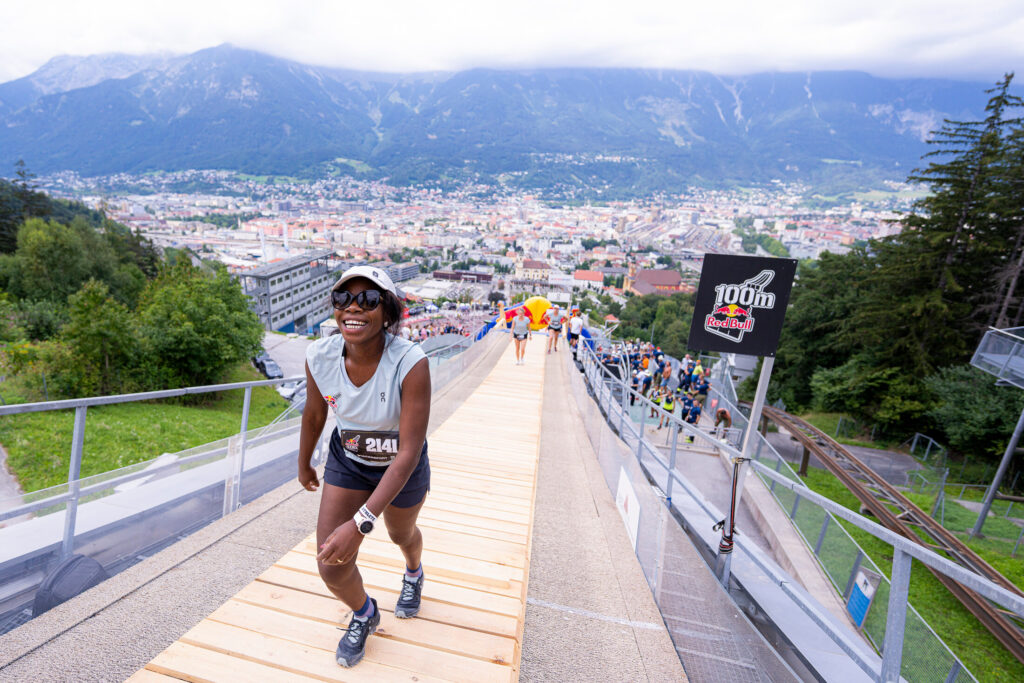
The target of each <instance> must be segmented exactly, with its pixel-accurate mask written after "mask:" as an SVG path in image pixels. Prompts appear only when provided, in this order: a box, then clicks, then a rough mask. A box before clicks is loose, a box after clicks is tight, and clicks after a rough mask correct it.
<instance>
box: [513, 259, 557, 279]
mask: <svg viewBox="0 0 1024 683" xmlns="http://www.w3.org/2000/svg"><path fill="white" fill-rule="evenodd" d="M550 273H551V266H550V265H548V264H547V263H545V262H544V261H536V260H534V259H523V260H522V261H521V262H519V263H518V264H516V279H519V280H530V281H531V282H547V281H548V276H549V275H550Z"/></svg>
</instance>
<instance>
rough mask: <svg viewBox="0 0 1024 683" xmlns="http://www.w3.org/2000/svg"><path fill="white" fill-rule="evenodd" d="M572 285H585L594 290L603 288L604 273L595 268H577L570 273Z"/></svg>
mask: <svg viewBox="0 0 1024 683" xmlns="http://www.w3.org/2000/svg"><path fill="white" fill-rule="evenodd" d="M572 280H573V282H572V284H573V286H574V287H581V288H583V287H585V288H587V289H593V290H595V291H598V292H599V291H601V290H602V289H604V273H599V272H598V271H596V270H577V271H575V272H574V273H573V274H572Z"/></svg>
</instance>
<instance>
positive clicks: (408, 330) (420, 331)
mask: <svg viewBox="0 0 1024 683" xmlns="http://www.w3.org/2000/svg"><path fill="white" fill-rule="evenodd" d="M488 319H489V317H488V315H487V314H486V313H481V312H479V311H469V312H462V311H445V312H444V313H440V314H434V315H432V316H427V317H419V318H408V319H406V320H405V321H403V323H402V329H401V333H400V334H401V335H402V336H403V337H404V338H406V339H409V340H411V341H420V342H422V341H425V340H427V339H429V338H431V337H437V336H440V335H442V334H457V335H460V336H463V337H468V336H470V335H471V334H473V333H474V332H476V331H477V330H479V329H480V327H481V326H482V325H483V324H484V322H486V321H487V320H488Z"/></svg>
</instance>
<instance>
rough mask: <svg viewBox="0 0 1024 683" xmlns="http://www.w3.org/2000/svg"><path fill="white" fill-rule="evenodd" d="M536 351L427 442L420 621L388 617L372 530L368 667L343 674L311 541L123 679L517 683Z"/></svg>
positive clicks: (387, 579) (393, 566)
mask: <svg viewBox="0 0 1024 683" xmlns="http://www.w3.org/2000/svg"><path fill="white" fill-rule="evenodd" d="M530 347H531V348H530V352H531V353H530V354H529V355H528V356H527V360H526V364H525V365H523V366H516V365H515V364H514V362H513V359H512V352H511V345H510V348H509V350H507V351H506V352H505V353H503V354H502V355H501V357H500V358H499V360H498V363H497V365H496V366H495V367H494V369H493V370H492V371H491V372H490V374H489V375H488V376H487V377H486V378H485V379H484V381H483V382H482V383H481V384H480V386H479V387H478V388H477V390H476V391H475V392H474V393H473V394H472V395H471V396H470V397H469V398H468V399H467V400H466V401H465V403H463V405H461V406H460V407H459V408H458V409H457V410H456V412H455V413H453V414H452V416H451V417H450V418H449V419H448V420H446V421H445V422H444V423H443V424H442V425H441V426H440V427H439V428H438V429H437V430H436V431H435V432H434V433H433V434H432V435H431V436H430V437H429V443H430V465H431V473H432V482H431V493H430V494H429V496H428V497H427V502H426V503H425V504H424V506H423V510H422V513H421V514H420V521H419V526H420V529H421V530H422V532H423V540H424V551H423V567H424V571H425V572H426V576H427V581H426V584H425V585H424V589H423V604H422V608H421V610H420V613H419V615H418V616H417V617H416V618H414V619H396V618H395V617H394V614H393V612H392V610H393V606H394V604H395V600H396V599H397V597H398V588H399V587H400V585H401V578H400V577H401V572H402V569H403V567H404V561H403V558H402V554H401V552H400V551H399V550H398V547H397V546H395V545H394V544H392V543H391V542H390V540H389V539H388V538H387V533H386V531H385V530H384V529H383V528H381V529H379V530H375V531H374V532H373V534H372V535H371V536H370V537H368V538H366V539H365V540H364V541H363V544H362V546H361V548H360V552H359V560H358V563H359V568H360V571H361V573H362V575H363V581H364V582H365V584H366V586H367V590H368V591H369V593H370V594H371V595H372V596H374V597H376V598H377V600H378V602H379V604H380V608H381V623H380V628H379V629H378V631H377V633H376V634H375V635H373V636H372V637H371V638H370V639H369V640H368V641H367V646H366V656H365V658H364V659H363V661H362V662H360V663H359V664H358V665H357V666H355V667H353V668H352V669H343V668H341V667H339V666H338V665H337V664H336V663H335V661H334V649H335V646H336V645H337V642H338V639H339V638H340V637H341V631H339V630H338V627H339V626H346V625H347V624H348V621H349V616H350V612H349V610H348V608H347V607H345V605H344V604H343V603H341V602H340V601H338V600H337V599H335V598H334V597H333V596H332V595H331V594H330V593H329V592H328V591H327V589H326V588H325V587H324V585H323V582H322V581H321V580H320V576H319V575H318V573H317V567H316V559H315V555H316V547H315V546H316V542H315V534H310V536H308V537H307V538H306V539H305V540H304V541H303V542H302V543H300V544H299V545H297V546H296V547H295V548H293V549H292V550H291V551H290V552H288V553H287V554H286V555H285V556H284V557H282V558H280V559H279V560H278V561H277V562H276V563H275V564H274V565H273V566H272V567H270V568H269V569H267V570H266V571H265V572H264V573H263V574H261V575H260V576H259V577H258V578H257V579H256V580H255V581H253V582H252V583H251V584H249V585H248V586H246V587H245V588H243V589H242V590H241V591H240V592H239V593H237V594H236V595H235V596H234V597H233V598H231V599H230V600H228V601H227V602H226V603H224V604H223V605H221V606H220V607H219V608H218V609H217V610H216V611H214V612H213V613H212V614H210V616H208V617H207V618H206V619H204V620H203V621H202V622H200V623H199V624H198V625H197V626H195V627H194V628H193V629H192V630H190V631H189V632H188V633H186V634H185V635H183V636H182V637H181V639H180V640H178V641H177V642H175V643H173V644H172V645H171V646H170V647H168V648H167V649H166V650H164V651H163V652H162V653H160V654H159V655H158V656H157V657H156V658H155V659H153V661H151V662H150V663H149V664H147V665H146V667H145V668H144V669H142V670H140V671H139V672H137V673H136V674H135V675H134V676H132V677H131V678H130V679H129V680H130V681H133V682H143V681H170V680H187V681H237V680H247V681H274V682H279V681H310V680H322V681H363V680H373V681H421V682H429V681H442V680H444V681H474V682H477V681H516V680H518V677H519V659H520V651H521V647H522V636H523V623H524V619H525V614H526V589H527V586H526V584H527V578H528V576H529V569H530V538H531V530H532V524H533V504H534V496H535V491H536V475H537V457H538V452H539V443H540V428H541V409H542V397H543V379H544V364H545V359H546V356H545V355H543V351H542V344H541V342H535V343H533V344H531V345H530ZM314 523H315V520H310V527H311V528H312V527H313V525H314ZM211 580H214V579H212V578H211Z"/></svg>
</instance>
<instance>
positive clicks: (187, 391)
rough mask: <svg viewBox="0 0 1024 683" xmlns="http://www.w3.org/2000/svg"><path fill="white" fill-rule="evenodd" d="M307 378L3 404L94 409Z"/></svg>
mask: <svg viewBox="0 0 1024 683" xmlns="http://www.w3.org/2000/svg"><path fill="white" fill-rule="evenodd" d="M303 379H306V377H305V376H304V375H297V376H295V377H281V378H278V379H258V380H251V381H249V382H232V383H230V384H207V385H203V386H198V387H183V388H181V389H162V390H160V391H143V392H139V393H134V394H117V395H114V396H90V397H88V398H69V399H64V400H60V401H39V402H37V403H16V404H13V405H6V406H0V416H3V415H20V414H22V413H39V412H44V411H47V410H67V409H70V408H91V407H93V406H105V405H112V404H114V403H134V402H136V401H152V400H156V399H161V398H176V397H178V396H190V395H193V394H208V393H211V392H214V391H230V390H231V389H250V390H251V389H252V388H253V387H270V386H274V385H275V384H285V383H286V382H297V381H299V380H303Z"/></svg>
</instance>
